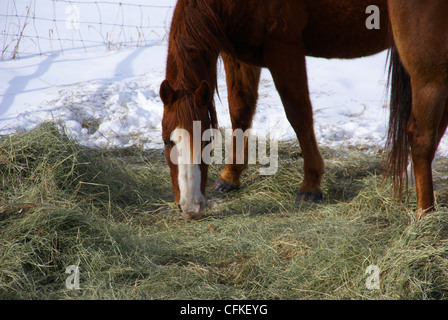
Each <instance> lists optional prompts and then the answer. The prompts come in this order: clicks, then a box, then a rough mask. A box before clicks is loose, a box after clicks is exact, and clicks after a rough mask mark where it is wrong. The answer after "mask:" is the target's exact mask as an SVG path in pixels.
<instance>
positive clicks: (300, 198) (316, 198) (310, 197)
mask: <svg viewBox="0 0 448 320" xmlns="http://www.w3.org/2000/svg"><path fill="white" fill-rule="evenodd" d="M322 200H323V196H322V194H320V193H315V192H299V194H298V195H297V198H296V205H300V204H301V203H304V202H314V203H322Z"/></svg>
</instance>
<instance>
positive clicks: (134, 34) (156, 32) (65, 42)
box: [0, 0, 173, 60]
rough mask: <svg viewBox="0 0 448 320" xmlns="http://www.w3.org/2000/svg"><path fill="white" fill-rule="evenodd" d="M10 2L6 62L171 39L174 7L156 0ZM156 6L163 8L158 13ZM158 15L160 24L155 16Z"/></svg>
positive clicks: (1, 29)
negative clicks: (140, 0)
mask: <svg viewBox="0 0 448 320" xmlns="http://www.w3.org/2000/svg"><path fill="white" fill-rule="evenodd" d="M5 1H7V3H6V5H5V4H3V8H6V10H2V11H1V12H0V49H1V58H2V60H6V59H15V58H18V57H24V56H28V55H36V54H40V55H42V54H49V53H54V52H63V51H64V50H66V49H84V50H85V51H87V48H89V47H91V46H100V45H103V46H105V47H106V48H108V49H120V48H123V47H132V46H135V47H139V46H147V45H154V44H158V43H160V42H162V41H164V40H165V39H166V35H167V33H168V25H169V19H170V18H171V15H170V13H171V12H172V9H173V6H172V5H158V4H156V2H155V1H151V0H148V1H147V3H145V4H141V3H134V2H138V1H137V0H134V2H132V0H122V1H115V2H114V1H80V0H5ZM38 1H39V2H38ZM19 2H20V3H19ZM37 2H38V5H37V4H36V3H37ZM151 2H153V3H155V4H151ZM24 3H26V6H24ZM0 9H1V7H0ZM152 10H158V11H157V14H156V15H154V12H152ZM105 11H106V12H105ZM85 13H86V14H85ZM154 16H156V17H157V18H158V20H157V21H156V22H153V21H152V20H151V19H152V18H153V17H154ZM111 17H112V21H111Z"/></svg>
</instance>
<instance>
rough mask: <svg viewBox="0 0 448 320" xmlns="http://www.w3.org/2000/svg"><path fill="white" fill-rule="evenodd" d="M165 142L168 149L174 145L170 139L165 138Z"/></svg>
mask: <svg viewBox="0 0 448 320" xmlns="http://www.w3.org/2000/svg"><path fill="white" fill-rule="evenodd" d="M163 143H164V144H165V147H166V148H167V149H169V148H171V146H172V145H171V141H170V140H163Z"/></svg>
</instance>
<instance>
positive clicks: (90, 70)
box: [0, 0, 448, 153]
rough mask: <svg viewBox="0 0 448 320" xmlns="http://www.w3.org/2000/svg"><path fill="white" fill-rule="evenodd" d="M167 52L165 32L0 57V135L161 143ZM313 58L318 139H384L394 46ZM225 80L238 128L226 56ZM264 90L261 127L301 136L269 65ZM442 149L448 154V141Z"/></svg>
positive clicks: (224, 123)
mask: <svg viewBox="0 0 448 320" xmlns="http://www.w3.org/2000/svg"><path fill="white" fill-rule="evenodd" d="M17 1H19V0H17ZM153 2H154V1H153ZM159 2H160V1H159ZM145 3H147V2H145ZM163 3H164V4H167V5H169V4H173V3H174V1H166V2H163ZM102 14H103V15H105V14H106V13H104V12H103V13H102ZM0 26H1V21H0ZM166 51H167V47H166V42H165V41H149V42H147V43H146V44H145V45H144V46H140V47H137V48H135V47H134V48H122V49H120V50H110V49H106V48H105V47H104V46H92V47H91V48H88V49H86V48H84V47H83V48H69V49H66V50H63V52H54V51H52V52H43V53H42V48H41V49H40V52H36V53H39V54H35V55H28V56H25V57H22V58H20V59H16V60H4V61H0V135H5V134H10V133H13V132H16V131H25V130H30V129H32V128H34V127H35V126H37V125H38V124H39V123H41V122H43V121H48V120H55V121H61V120H62V121H63V123H64V124H65V126H66V128H67V130H68V132H69V134H70V135H71V136H72V137H74V138H75V139H77V140H78V141H79V142H80V143H82V144H84V145H87V146H91V147H100V148H105V147H106V148H107V147H129V146H141V147H144V148H161V147H162V143H161V125H160V122H161V117H162V103H161V101H160V98H159V96H158V92H159V86H160V83H161V82H162V81H163V79H164V72H165V62H166ZM307 64H308V77H309V86H310V93H311V99H312V102H313V107H314V114H315V131H316V135H317V138H318V142H319V144H321V145H326V146H329V147H348V146H355V147H362V148H364V149H365V148H370V149H372V150H378V149H381V148H383V146H384V144H385V138H386V132H387V121H388V109H387V108H386V107H385V105H386V101H387V92H386V91H385V90H386V88H385V84H386V72H385V70H386V53H385V52H383V53H380V54H377V55H375V56H372V57H367V58H363V59H356V60H325V59H316V58H307ZM218 84H219V92H220V99H216V105H217V111H218V118H219V123H220V126H221V127H224V128H230V127H231V126H230V118H229V115H228V107H227V93H226V87H225V74H224V71H223V67H222V64H221V65H220V67H219V79H218ZM259 93H260V99H259V103H258V109H257V113H256V117H255V121H254V126H253V127H254V131H255V132H256V133H257V132H265V131H266V129H268V130H269V132H270V134H271V135H272V136H273V137H276V138H278V139H294V138H295V135H294V132H293V130H292V129H291V127H290V125H289V123H288V121H287V120H286V117H285V113H284V110H283V107H282V104H281V101H280V98H279V96H278V94H277V91H276V90H275V87H274V84H273V81H272V78H271V76H270V74H269V72H268V71H267V70H264V71H263V73H262V79H261V82H260V87H259ZM440 150H441V152H442V153H446V152H447V151H448V144H447V143H444V144H442V145H441V148H440Z"/></svg>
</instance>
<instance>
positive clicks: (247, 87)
mask: <svg viewBox="0 0 448 320" xmlns="http://www.w3.org/2000/svg"><path fill="white" fill-rule="evenodd" d="M222 58H223V62H224V68H225V72H226V83H227V92H228V101H229V112H230V120H231V122H232V130H233V131H234V132H235V130H238V129H240V130H242V132H246V131H247V130H248V129H250V128H251V126H252V120H253V117H254V115H255V109H256V105H257V100H258V84H259V82H260V74H261V68H258V67H253V66H249V65H246V64H243V63H240V62H238V61H237V60H236V59H235V58H234V57H232V56H229V55H226V54H223V55H222ZM237 146H238V143H237V141H236V136H234V137H233V138H232V145H231V148H230V152H229V155H228V157H227V159H226V165H225V167H224V169H223V170H222V172H221V173H220V175H219V178H218V179H217V180H216V182H215V183H214V184H213V186H212V189H214V190H217V191H219V192H221V193H227V192H230V191H232V190H235V189H238V188H240V186H241V181H240V178H241V175H242V173H243V171H244V169H245V168H246V167H247V164H248V150H247V148H248V141H247V138H245V139H244V144H243V148H244V150H237ZM241 153H243V154H242V156H243V157H244V160H243V161H239V159H240V156H241ZM241 162H243V163H241Z"/></svg>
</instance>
